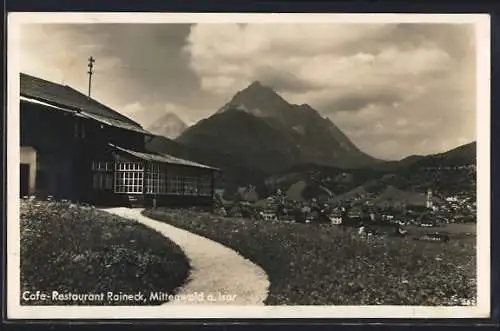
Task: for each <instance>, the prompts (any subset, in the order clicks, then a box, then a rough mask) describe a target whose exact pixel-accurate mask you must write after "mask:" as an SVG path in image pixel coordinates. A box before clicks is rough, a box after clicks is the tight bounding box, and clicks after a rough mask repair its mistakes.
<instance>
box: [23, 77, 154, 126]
mask: <svg viewBox="0 0 500 331" xmlns="http://www.w3.org/2000/svg"><path fill="white" fill-rule="evenodd" d="M20 79H21V87H20V88H21V98H22V100H24V101H27V102H31V103H40V104H43V105H45V106H49V107H52V108H54V109H59V110H66V111H73V112H75V114H78V115H79V116H82V117H86V118H90V119H93V120H96V121H99V122H101V123H104V124H107V125H111V126H116V127H120V128H123V129H127V130H132V131H137V132H141V133H145V134H150V135H151V134H152V133H150V132H148V131H146V130H144V129H143V128H142V126H141V125H140V124H138V123H136V122H134V121H133V120H131V119H130V118H128V117H126V116H124V115H122V114H120V113H118V112H117V111H115V110H113V109H111V108H109V107H108V106H105V105H103V104H102V103H100V102H98V101H96V100H94V99H92V98H90V97H88V96H86V95H84V94H82V93H80V92H78V91H77V90H75V89H73V88H71V87H69V86H66V85H60V84H56V83H53V82H50V81H47V80H44V79H41V78H38V77H34V76H30V75H28V74H25V73H21V78H20ZM23 97H24V98H23Z"/></svg>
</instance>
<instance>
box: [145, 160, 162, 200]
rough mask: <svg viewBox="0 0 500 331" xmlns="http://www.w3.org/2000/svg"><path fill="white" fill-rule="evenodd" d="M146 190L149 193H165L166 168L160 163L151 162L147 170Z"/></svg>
mask: <svg viewBox="0 0 500 331" xmlns="http://www.w3.org/2000/svg"><path fill="white" fill-rule="evenodd" d="M145 184H146V185H145V191H146V193H149V194H165V193H166V185H165V184H166V183H165V173H164V168H163V166H161V165H160V164H158V163H149V164H148V165H147V167H146V172H145Z"/></svg>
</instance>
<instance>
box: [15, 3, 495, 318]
mask: <svg viewBox="0 0 500 331" xmlns="http://www.w3.org/2000/svg"><path fill="white" fill-rule="evenodd" d="M8 20H9V25H8V32H9V34H8V92H9V99H8V113H7V123H8V128H7V131H8V160H7V161H8V170H7V171H8V173H7V175H8V183H7V184H8V186H7V188H8V199H9V200H8V205H7V212H8V224H7V231H8V233H7V238H8V243H7V244H8V260H7V263H8V279H7V281H8V292H7V299H8V300H7V301H8V302H7V303H8V306H7V313H8V317H9V318H24V319H47V318H53V319H73V318H93V319H96V318H116V319H120V318H127V319H131V318H132V319H135V318H166V319H172V318H182V319H185V318H193V319H200V318H467V317H478V318H479V317H488V316H489V311H490V244H489V243H490V177H489V176H490V155H489V154H490V88H489V73H490V19H489V16H488V15H476V14H474V15H465V14H462V15H423V14H418V15H417V14H390V15H389V14H356V15H354V14H201V13H200V14H144V13H143V14H135V13H134V14H131V13H128V14H122V13H121V14H119V13H108V14H104V13H92V14H90V13H15V14H10V15H9V17H8Z"/></svg>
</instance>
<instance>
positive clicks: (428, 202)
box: [425, 188, 433, 209]
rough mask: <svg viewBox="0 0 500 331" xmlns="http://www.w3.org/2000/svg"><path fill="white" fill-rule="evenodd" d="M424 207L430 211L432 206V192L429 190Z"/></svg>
mask: <svg viewBox="0 0 500 331" xmlns="http://www.w3.org/2000/svg"><path fill="white" fill-rule="evenodd" d="M425 205H426V207H427V209H432V207H433V205H432V190H431V189H430V188H429V189H427V196H426V201H425Z"/></svg>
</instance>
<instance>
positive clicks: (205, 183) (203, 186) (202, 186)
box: [198, 176, 212, 196]
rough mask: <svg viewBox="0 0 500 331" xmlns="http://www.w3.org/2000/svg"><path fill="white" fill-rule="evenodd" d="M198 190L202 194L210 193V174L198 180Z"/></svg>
mask: <svg viewBox="0 0 500 331" xmlns="http://www.w3.org/2000/svg"><path fill="white" fill-rule="evenodd" d="M198 192H199V195H202V196H211V195H212V180H211V178H210V176H202V177H200V178H199V182H198Z"/></svg>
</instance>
